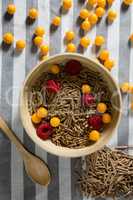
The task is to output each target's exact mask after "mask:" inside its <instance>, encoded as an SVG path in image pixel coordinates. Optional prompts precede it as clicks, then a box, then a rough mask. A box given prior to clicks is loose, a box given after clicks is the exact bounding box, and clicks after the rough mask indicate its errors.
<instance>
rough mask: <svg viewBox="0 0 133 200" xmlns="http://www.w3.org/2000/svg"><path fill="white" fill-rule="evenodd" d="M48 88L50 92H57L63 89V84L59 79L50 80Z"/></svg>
mask: <svg viewBox="0 0 133 200" xmlns="http://www.w3.org/2000/svg"><path fill="white" fill-rule="evenodd" d="M46 89H47V90H48V91H49V92H54V93H57V92H58V91H59V90H60V89H61V85H60V83H59V82H58V81H54V80H48V81H47V85H46Z"/></svg>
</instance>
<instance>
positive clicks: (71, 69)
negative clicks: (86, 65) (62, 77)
mask: <svg viewBox="0 0 133 200" xmlns="http://www.w3.org/2000/svg"><path fill="white" fill-rule="evenodd" d="M80 71H81V63H80V62H78V61H76V60H70V61H68V62H67V63H66V66H65V72H66V73H68V74H69V75H71V76H74V75H77V74H79V73H80Z"/></svg>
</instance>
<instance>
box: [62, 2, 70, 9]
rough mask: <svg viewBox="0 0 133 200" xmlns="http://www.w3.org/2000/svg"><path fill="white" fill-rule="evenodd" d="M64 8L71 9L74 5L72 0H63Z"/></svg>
mask: <svg viewBox="0 0 133 200" xmlns="http://www.w3.org/2000/svg"><path fill="white" fill-rule="evenodd" d="M62 6H63V8H64V9H66V10H69V9H70V8H71V7H72V0H63V4H62Z"/></svg>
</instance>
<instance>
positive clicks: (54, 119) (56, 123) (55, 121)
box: [50, 117, 60, 127]
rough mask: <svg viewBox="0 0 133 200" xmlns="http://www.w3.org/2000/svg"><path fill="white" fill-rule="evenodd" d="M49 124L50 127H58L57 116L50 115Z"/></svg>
mask: <svg viewBox="0 0 133 200" xmlns="http://www.w3.org/2000/svg"><path fill="white" fill-rule="evenodd" d="M50 125H51V126H52V127H58V126H59V125H60V119H59V118H58V117H52V118H51V119H50Z"/></svg>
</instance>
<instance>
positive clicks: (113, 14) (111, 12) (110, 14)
mask: <svg viewBox="0 0 133 200" xmlns="http://www.w3.org/2000/svg"><path fill="white" fill-rule="evenodd" d="M116 17H117V13H116V11H115V10H109V12H108V20H109V21H114V20H115V19H116Z"/></svg>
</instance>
